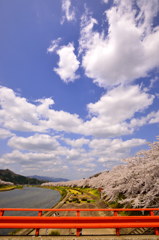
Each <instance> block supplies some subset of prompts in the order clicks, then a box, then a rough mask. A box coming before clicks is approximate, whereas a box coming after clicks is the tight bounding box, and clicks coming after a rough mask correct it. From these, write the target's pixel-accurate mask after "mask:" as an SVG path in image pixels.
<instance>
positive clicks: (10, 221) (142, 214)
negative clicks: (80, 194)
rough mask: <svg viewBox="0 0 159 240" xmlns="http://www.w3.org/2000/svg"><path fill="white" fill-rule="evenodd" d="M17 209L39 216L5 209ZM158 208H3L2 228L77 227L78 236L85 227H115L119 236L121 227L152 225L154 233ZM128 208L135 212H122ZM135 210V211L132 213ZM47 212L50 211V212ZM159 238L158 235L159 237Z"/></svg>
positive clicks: (0, 213) (157, 226) (158, 226)
mask: <svg viewBox="0 0 159 240" xmlns="http://www.w3.org/2000/svg"><path fill="white" fill-rule="evenodd" d="M11 211H14V213H15V214H16V212H17V211H20V212H26V211H29V212H31V213H33V212H36V213H37V216H12V214H10V215H11V216H6V215H5V213H6V212H9V213H10V212H11ZM65 211H67V212H72V216H61V215H60V216H56V215H55V214H54V213H59V212H65ZM86 211H88V212H90V211H93V212H96V211H100V212H103V213H105V214H106V213H108V212H109V213H111V216H93V217H92V216H91V217H89V216H86V217H85V216H81V213H82V212H86ZM157 211H159V209H158V208H145V209H143V208H141V209H139V208H138V209H25V208H23V209H21V208H19V209H17V208H16V209H14V208H0V228H1V229H2V228H3V229H4V228H18V229H35V230H36V231H35V236H39V230H40V229H49V228H50V229H76V236H77V237H79V236H81V235H82V229H101V228H102V229H103V228H111V229H112V228H114V229H116V236H120V229H122V228H153V229H154V234H155V235H157V236H159V216H157V215H155V213H156V212H157ZM123 212H129V214H130V213H131V215H133V216H125V215H124V216H123V215H121V213H123ZM133 212H134V214H136V215H134V214H132V213H133ZM46 213H50V215H51V216H49V215H48V214H46ZM158 239H159V238H158Z"/></svg>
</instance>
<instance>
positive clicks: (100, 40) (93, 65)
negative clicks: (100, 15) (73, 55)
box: [79, 0, 159, 87]
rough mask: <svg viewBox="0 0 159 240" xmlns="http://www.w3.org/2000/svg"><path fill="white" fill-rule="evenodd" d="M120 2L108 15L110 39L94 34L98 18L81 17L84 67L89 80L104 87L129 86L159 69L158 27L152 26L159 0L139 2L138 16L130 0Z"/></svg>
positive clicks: (103, 35) (81, 47)
mask: <svg viewBox="0 0 159 240" xmlns="http://www.w3.org/2000/svg"><path fill="white" fill-rule="evenodd" d="M117 2H118V3H117V5H116V6H114V7H112V8H111V9H110V10H108V11H107V12H106V16H107V20H108V24H109V29H108V35H107V36H105V34H104V32H102V33H101V34H100V33H98V32H96V31H93V26H94V24H97V22H96V20H95V19H93V18H90V17H88V18H87V16H84V17H83V18H82V25H81V39H80V41H79V43H80V52H81V51H82V50H83V60H82V66H83V68H84V70H85V74H86V75H87V77H90V78H92V79H93V81H94V82H95V83H97V84H98V85H99V86H101V87H108V86H114V85H117V84H120V83H130V82H132V81H134V80H135V79H137V78H139V77H144V76H146V75H147V74H148V72H149V71H150V70H152V69H153V68H155V67H158V66H159V58H158V49H159V28H157V27H156V28H152V24H151V23H152V20H153V17H154V11H156V9H158V6H159V3H158V1H156V0H153V1H148V2H151V3H146V1H139V3H140V9H139V10H140V11H139V13H138V14H137V12H136V10H135V9H134V8H133V4H132V2H131V1H117ZM142 2H144V5H143V6H142ZM152 9H153V12H151V10H152Z"/></svg>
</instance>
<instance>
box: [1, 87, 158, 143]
mask: <svg viewBox="0 0 159 240" xmlns="http://www.w3.org/2000/svg"><path fill="white" fill-rule="evenodd" d="M153 99H154V96H153V95H150V94H148V93H147V92H145V91H144V90H141V88H140V87H139V86H127V87H124V86H123V87H121V86H120V87H116V88H114V89H112V90H109V91H108V92H107V93H106V94H104V95H103V96H102V97H101V99H100V100H99V101H97V102H96V103H90V104H88V105H87V108H88V113H89V116H90V119H88V120H86V121H83V120H82V119H81V118H80V117H79V116H78V115H76V114H70V113H68V112H64V111H57V110H54V109H53V108H52V106H53V104H54V100H53V99H52V98H46V99H38V100H36V101H35V102H34V103H29V102H28V101H27V100H26V99H25V98H22V97H20V96H17V95H16V94H15V93H14V91H13V90H11V89H9V88H5V87H1V88H0V104H1V109H0V124H1V127H4V128H5V129H6V130H16V131H23V132H25V131H26V132H41V133H42V132H47V131H48V130H50V129H53V130H54V131H57V132H58V131H64V132H67V133H68V132H69V133H76V134H83V135H86V136H97V137H116V136H122V135H126V134H130V133H133V132H134V130H135V129H136V127H137V124H135V121H137V120H136V118H134V115H135V113H140V114H141V117H140V119H141V120H139V122H140V123H141V121H142V125H143V124H147V123H153V122H154V123H155V122H156V121H157V112H154V113H152V114H153V116H154V117H151V121H150V120H144V119H143V117H142V114H143V111H144V110H145V109H147V108H148V107H149V106H150V105H151V104H152V103H153ZM150 114H151V113H150ZM127 120H129V121H130V123H128V122H127ZM131 120H132V122H131ZM135 126H136V127H135ZM138 126H139V123H138ZM66 141H67V140H66ZM83 141H84V142H83ZM87 141H88V140H83V139H81V140H77V141H76V140H73V141H72V142H70V141H68V142H67V143H68V144H70V145H74V146H75V145H76V146H77V147H78V146H80V145H82V144H87Z"/></svg>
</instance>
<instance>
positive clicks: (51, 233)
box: [49, 230, 60, 236]
mask: <svg viewBox="0 0 159 240" xmlns="http://www.w3.org/2000/svg"><path fill="white" fill-rule="evenodd" d="M49 236H60V232H59V231H56V230H52V231H51V232H50V233H49Z"/></svg>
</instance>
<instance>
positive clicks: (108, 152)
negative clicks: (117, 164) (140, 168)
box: [90, 139, 146, 163]
mask: <svg viewBox="0 0 159 240" xmlns="http://www.w3.org/2000/svg"><path fill="white" fill-rule="evenodd" d="M145 144H146V140H145V139H130V140H127V141H123V140H121V139H113V140H110V139H93V140H92V141H91V142H90V148H91V149H92V153H91V154H92V155H94V156H97V157H98V161H99V162H101V163H106V162H109V161H119V160H122V159H124V158H126V157H128V156H129V155H130V152H131V149H132V148H134V147H137V146H142V145H145Z"/></svg>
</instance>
